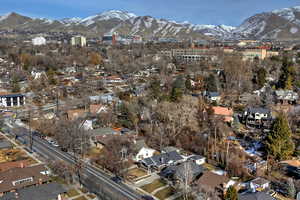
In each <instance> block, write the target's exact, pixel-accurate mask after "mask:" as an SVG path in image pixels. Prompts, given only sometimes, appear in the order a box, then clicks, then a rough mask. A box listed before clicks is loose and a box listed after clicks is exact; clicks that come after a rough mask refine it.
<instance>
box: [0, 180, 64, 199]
mask: <svg viewBox="0 0 300 200" xmlns="http://www.w3.org/2000/svg"><path fill="white" fill-rule="evenodd" d="M17 192H18V198H16V194H15V192H10V193H7V194H5V195H4V196H2V197H0V200H17V199H22V200H51V199H57V196H58V195H59V194H63V193H66V192H67V190H66V189H65V188H64V187H63V186H62V185H60V184H58V183H49V184H42V185H38V186H31V187H27V188H23V189H20V190H18V191H17Z"/></svg>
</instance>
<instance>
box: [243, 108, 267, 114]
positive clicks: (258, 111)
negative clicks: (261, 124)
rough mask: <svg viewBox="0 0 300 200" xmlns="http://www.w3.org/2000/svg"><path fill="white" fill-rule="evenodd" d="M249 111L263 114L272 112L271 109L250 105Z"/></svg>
mask: <svg viewBox="0 0 300 200" xmlns="http://www.w3.org/2000/svg"><path fill="white" fill-rule="evenodd" d="M247 112H248V113H262V114H270V113H271V110H270V109H268V108H263V107H249V108H247Z"/></svg>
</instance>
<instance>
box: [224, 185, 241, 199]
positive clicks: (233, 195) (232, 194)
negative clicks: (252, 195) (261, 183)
mask: <svg viewBox="0 0 300 200" xmlns="http://www.w3.org/2000/svg"><path fill="white" fill-rule="evenodd" d="M224 199H225V200H238V192H237V190H236V189H235V187H233V186H230V187H229V188H228V189H227V191H226V194H225V198H224Z"/></svg>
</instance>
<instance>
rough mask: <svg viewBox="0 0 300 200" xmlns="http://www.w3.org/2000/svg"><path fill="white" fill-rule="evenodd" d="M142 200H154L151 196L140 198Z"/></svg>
mask: <svg viewBox="0 0 300 200" xmlns="http://www.w3.org/2000/svg"><path fill="white" fill-rule="evenodd" d="M142 199H145V200H154V198H153V197H151V196H149V195H144V196H142Z"/></svg>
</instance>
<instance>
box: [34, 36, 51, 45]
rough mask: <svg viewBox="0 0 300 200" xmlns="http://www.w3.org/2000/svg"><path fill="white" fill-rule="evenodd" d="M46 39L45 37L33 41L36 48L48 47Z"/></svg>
mask: <svg viewBox="0 0 300 200" xmlns="http://www.w3.org/2000/svg"><path fill="white" fill-rule="evenodd" d="M46 42H47V41H46V39H45V38H44V37H36V38H33V39H32V44H33V45H34V46H41V45H46Z"/></svg>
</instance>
